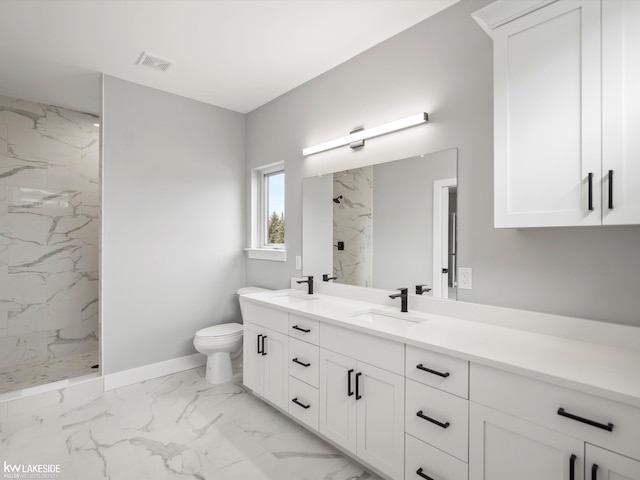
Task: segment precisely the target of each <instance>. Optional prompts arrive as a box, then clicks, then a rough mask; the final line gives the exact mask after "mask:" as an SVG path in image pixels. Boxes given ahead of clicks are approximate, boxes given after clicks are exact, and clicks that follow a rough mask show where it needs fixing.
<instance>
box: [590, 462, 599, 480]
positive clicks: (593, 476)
mask: <svg viewBox="0 0 640 480" xmlns="http://www.w3.org/2000/svg"><path fill="white" fill-rule="evenodd" d="M591 480H598V464H597V463H594V464H593V467H591Z"/></svg>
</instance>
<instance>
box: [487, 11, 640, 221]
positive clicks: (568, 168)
mask: <svg viewBox="0 0 640 480" xmlns="http://www.w3.org/2000/svg"><path fill="white" fill-rule="evenodd" d="M630 24H631V23H630ZM493 40H494V96H495V99H494V102H495V103H494V108H495V111H494V115H495V118H494V122H495V165H494V180H495V186H494V192H495V199H494V202H495V218H494V220H495V226H496V227H546V226H570V225H598V224H600V223H601V209H600V201H601V196H600V191H601V178H602V175H601V170H602V168H601V140H600V139H601V134H600V132H601V101H600V98H601V81H600V67H601V62H600V2H597V1H593V0H582V1H573V0H560V1H558V2H556V3H552V4H550V5H547V6H545V7H543V8H540V9H539V10H535V11H533V12H531V13H529V14H527V15H525V16H523V17H520V18H518V19H516V20H513V21H510V22H508V23H506V24H504V25H502V26H500V27H498V28H496V29H495V30H494V31H493ZM637 195H639V196H638V197H637V198H640V193H639V194H637Z"/></svg>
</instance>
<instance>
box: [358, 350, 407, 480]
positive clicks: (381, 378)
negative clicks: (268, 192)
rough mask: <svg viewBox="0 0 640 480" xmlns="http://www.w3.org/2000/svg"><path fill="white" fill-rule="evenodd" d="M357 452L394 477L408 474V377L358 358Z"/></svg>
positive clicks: (366, 460) (365, 459)
mask: <svg viewBox="0 0 640 480" xmlns="http://www.w3.org/2000/svg"><path fill="white" fill-rule="evenodd" d="M357 375H358V377H357V379H356V395H357V396H356V404H357V411H358V413H357V415H358V417H357V418H358V434H357V438H358V440H357V455H358V457H360V458H362V459H363V460H364V461H365V462H368V463H369V464H371V465H372V466H374V467H376V468H377V469H379V470H380V471H381V472H383V473H386V474H387V475H389V476H390V477H392V478H403V477H404V377H402V376H400V375H396V374H395V373H391V372H388V371H386V370H382V369H380V368H377V367H374V366H371V365H368V364H366V363H361V362H358V367H357Z"/></svg>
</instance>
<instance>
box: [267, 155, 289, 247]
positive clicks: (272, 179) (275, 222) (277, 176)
mask: <svg viewBox="0 0 640 480" xmlns="http://www.w3.org/2000/svg"><path fill="white" fill-rule="evenodd" d="M284 178H285V177H284V168H283V167H282V166H279V169H277V170H273V171H266V172H264V173H263V182H262V187H263V192H264V197H263V210H262V211H263V215H262V219H263V222H264V223H263V225H264V227H263V239H264V240H263V242H262V244H263V246H264V247H268V248H282V247H284V231H285V215H284Z"/></svg>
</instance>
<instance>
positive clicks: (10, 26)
mask: <svg viewBox="0 0 640 480" xmlns="http://www.w3.org/2000/svg"><path fill="white" fill-rule="evenodd" d="M457 1H458V0H0V19H2V27H1V28H0V94H2V95H8V96H13V97H18V98H25V99H28V100H34V101H38V102H43V103H50V104H55V105H60V106H65V107H68V108H74V109H78V110H81V111H86V112H92V113H98V112H99V110H100V106H99V76H100V75H99V73H100V72H105V73H108V74H110V75H114V76H116V77H119V78H122V79H125V80H129V81H132V82H136V83H139V84H143V85H147V86H150V87H154V88H158V89H161V90H164V91H167V92H171V93H175V94H178V95H182V96H185V97H189V98H193V99H196V100H200V101H203V102H206V103H209V104H213V105H218V106H221V107H225V108H229V109H231V110H235V111H238V112H242V113H246V112H249V111H251V110H253V109H255V108H257V107H259V106H261V105H263V104H265V103H267V102H269V101H270V100H272V99H274V98H276V97H278V96H280V95H282V94H283V93H285V92H287V91H289V90H291V89H292V88H295V87H297V86H298V85H301V84H302V83H304V82H306V81H308V80H310V79H312V78H314V77H316V76H318V75H320V74H321V73H323V72H326V71H327V70H330V69H331V68H333V67H335V66H336V65H339V64H340V63H343V62H344V61H346V60H348V59H349V58H352V57H354V56H355V55H357V54H359V53H361V52H363V51H364V50H366V49H368V48H370V47H372V46H373V45H376V44H378V43H380V42H382V41H383V40H385V39H387V38H389V37H391V36H393V35H395V34H397V33H399V32H401V31H403V30H406V29H407V28H409V27H410V26H412V25H415V24H417V23H419V22H421V21H422V20H424V19H425V18H427V17H429V16H431V15H433V14H434V13H437V12H438V11H440V10H442V9H444V8H446V7H448V6H450V5H451V4H453V3H456V2H457ZM143 51H146V52H148V53H150V54H152V55H156V56H158V57H161V58H163V59H167V60H171V61H172V62H174V65H173V66H172V67H171V68H170V69H169V70H168V71H167V72H160V71H156V70H152V69H149V68H146V67H141V66H137V65H136V64H135V63H136V62H137V60H138V59H139V57H140V54H141V53H142V52H143Z"/></svg>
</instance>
